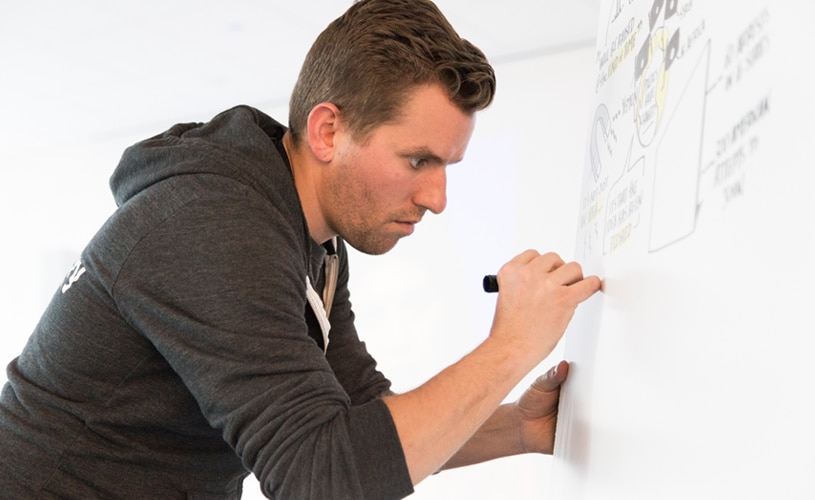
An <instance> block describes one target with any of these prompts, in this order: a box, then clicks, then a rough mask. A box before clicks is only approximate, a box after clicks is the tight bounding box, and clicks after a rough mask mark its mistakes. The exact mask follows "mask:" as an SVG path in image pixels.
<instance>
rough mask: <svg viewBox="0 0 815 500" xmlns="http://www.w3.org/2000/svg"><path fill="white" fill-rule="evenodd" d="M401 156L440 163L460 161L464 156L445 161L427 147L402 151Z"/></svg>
mask: <svg viewBox="0 0 815 500" xmlns="http://www.w3.org/2000/svg"><path fill="white" fill-rule="evenodd" d="M402 156H403V157H405V158H424V159H426V160H428V161H429V162H431V163H437V164H440V165H453V164H455V163H458V162H460V161H461V160H463V159H464V158H457V159H455V160H453V161H450V162H448V161H446V160H445V159H444V158H442V157H441V156H439V155H437V154H436V153H434V152H432V151H430V150H429V149H427V148H417V149H410V150H407V151H405V152H404V153H402Z"/></svg>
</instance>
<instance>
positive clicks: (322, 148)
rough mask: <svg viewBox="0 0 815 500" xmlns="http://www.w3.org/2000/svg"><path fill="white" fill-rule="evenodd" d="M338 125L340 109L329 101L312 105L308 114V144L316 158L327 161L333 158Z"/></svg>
mask: <svg viewBox="0 0 815 500" xmlns="http://www.w3.org/2000/svg"><path fill="white" fill-rule="evenodd" d="M339 127H340V110H339V108H337V106H335V105H333V104H331V103H330V102H322V103H320V104H318V105H316V106H314V108H312V110H311V113H309V114H308V123H307V131H308V144H309V147H310V148H311V151H312V153H313V154H314V156H315V157H316V158H317V159H318V160H320V161H322V162H326V163H327V162H330V161H331V160H333V159H334V151H335V146H336V134H337V132H338V131H339Z"/></svg>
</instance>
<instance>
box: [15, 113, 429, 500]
mask: <svg viewBox="0 0 815 500" xmlns="http://www.w3.org/2000/svg"><path fill="white" fill-rule="evenodd" d="M284 132H285V128H284V127H283V126H282V125H280V124H279V123H277V122H275V121H274V120H272V119H271V118H269V117H268V116H266V115H264V114H263V113H261V112H259V111H257V110H255V109H252V108H249V107H245V106H241V107H236V108H234V109H231V110H229V111H225V112H223V113H221V114H219V115H218V116H216V117H215V118H214V119H213V120H212V121H211V122H209V123H206V124H200V123H195V124H180V125H176V126H174V127H172V128H171V129H170V130H168V131H167V132H165V133H164V134H161V135H158V136H156V137H153V138H151V139H148V140H146V141H143V142H141V143H138V144H136V145H134V146H132V147H130V148H128V149H127V150H126V151H125V153H124V155H123V157H122V160H121V162H120V164H119V166H118V167H117V169H116V170H115V172H114V174H113V176H112V178H111V188H112V191H113V194H114V197H115V199H116V203H117V205H118V207H119V208H118V209H117V210H116V211H115V212H114V214H113V215H112V216H111V217H110V219H109V220H108V221H107V222H106V223H105V224H104V225H103V227H102V228H101V229H100V230H99V232H98V233H97V234H96V235H95V236H94V238H93V239H92V240H91V241H90V243H89V244H88V246H87V247H86V248H85V250H84V251H83V253H82V256H81V260H80V261H79V262H78V263H77V264H76V265H75V266H74V268H73V269H72V270H71V272H70V273H69V274H68V276H67V277H66V279H65V281H64V282H63V283H62V284H60V286H59V288H58V290H57V291H56V293H55V295H54V298H53V300H52V301H51V303H50V305H49V306H48V308H47V310H46V311H45V313H44V315H43V317H42V319H41V321H40V322H39V324H38V325H37V327H36V329H35V331H34V332H33V334H32V336H31V338H30V339H29V341H28V343H27V345H26V347H25V348H24V350H23V352H22V353H21V355H20V356H19V357H18V358H16V359H15V360H13V361H12V362H11V363H10V364H9V365H8V369H7V373H8V379H9V381H8V383H7V384H6V385H5V387H4V388H3V392H2V396H0V443H2V452H1V453H2V455H0V491H2V492H3V494H4V495H8V496H9V498H17V499H21V498H35V497H36V498H56V497H59V498H83V499H88V498H138V499H144V498H207V499H215V498H237V497H239V496H240V491H241V484H242V480H243V479H244V477H245V476H246V474H247V473H248V472H247V470H248V471H252V472H253V473H254V474H255V475H256V476H257V478H258V479H259V481H260V483H261V486H262V488H263V491H264V493H265V494H266V495H267V496H269V497H271V498H278V499H287V500H288V499H299V498H304V499H305V498H308V499H329V498H343V499H354V498H377V499H384V498H402V497H404V496H406V495H408V494H410V493H411V492H412V491H413V490H412V486H411V483H410V478H409V476H408V472H407V466H406V464H405V459H404V455H403V452H402V449H401V446H400V443H399V438H398V436H397V434H396V430H395V427H394V425H393V421H392V419H391V416H390V413H389V412H388V409H387V407H386V406H385V404H384V403H383V402H382V400H381V399H380V397H381V396H382V395H383V394H384V393H385V392H386V391H388V390H389V388H390V383H389V381H388V380H387V379H386V378H385V377H384V376H383V375H382V374H381V373H379V372H378V371H377V369H376V363H375V361H374V360H373V359H372V358H371V356H369V355H368V353H367V351H366V349H365V346H364V344H363V343H362V342H360V340H359V339H358V337H357V333H356V330H355V329H354V315H353V312H352V311H351V304H350V302H349V293H348V287H347V281H348V260H347V254H346V249H345V245H344V244H343V243H342V242H341V241H340V242H339V244H338V248H337V249H336V251H337V254H338V255H339V261H340V273H339V282H338V285H337V292H336V295H335V299H334V303H333V307H332V309H331V314H330V316H329V321H330V323H331V333H330V342H329V347H328V349H327V352H325V353H323V338H322V333H321V331H320V326H319V324H318V321H317V319H316V317H315V315H314V313H313V311H312V310H311V308H310V307H309V305H308V302H307V298H306V279H307V276H308V277H310V279H311V280H312V282H313V283H315V286H316V287H317V289H318V290H319V289H320V288H321V287H322V285H323V282H324V276H323V271H322V265H321V264H322V261H323V258H324V256H325V253H326V250H325V249H324V248H323V247H321V246H320V245H318V244H317V243H316V242H314V241H313V240H312V239H311V238H310V236H309V232H308V228H307V227H306V221H305V217H304V215H303V213H302V209H301V206H300V202H299V199H298V196H297V192H296V190H295V188H294V182H293V179H292V174H291V169H290V167H289V165H288V160H287V159H286V155H285V151H284V150H283V147H282V141H281V138H282V136H283V133H284ZM4 498H5V497H4Z"/></svg>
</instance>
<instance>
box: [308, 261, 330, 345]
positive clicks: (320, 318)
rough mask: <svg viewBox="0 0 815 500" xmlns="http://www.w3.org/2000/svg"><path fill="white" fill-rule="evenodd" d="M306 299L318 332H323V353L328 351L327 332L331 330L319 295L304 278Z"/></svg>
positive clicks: (309, 281)
mask: <svg viewBox="0 0 815 500" xmlns="http://www.w3.org/2000/svg"><path fill="white" fill-rule="evenodd" d="M306 299H307V300H308V303H309V304H310V305H311V309H312V310H313V311H314V315H315V316H317V322H319V323H320V330H322V331H323V353H325V352H327V351H328V332H329V330H331V323H329V322H328V315H327V314H326V313H325V309H324V306H323V301H322V299H320V294H318V293H317V291H316V290H314V285H312V284H311V278H309V277H308V276H306Z"/></svg>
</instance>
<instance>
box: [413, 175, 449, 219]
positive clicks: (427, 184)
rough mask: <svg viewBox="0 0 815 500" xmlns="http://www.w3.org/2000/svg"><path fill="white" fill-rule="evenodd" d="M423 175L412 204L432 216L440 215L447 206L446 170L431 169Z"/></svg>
mask: <svg viewBox="0 0 815 500" xmlns="http://www.w3.org/2000/svg"><path fill="white" fill-rule="evenodd" d="M423 173H424V175H423V176H422V179H421V180H420V182H419V188H418V190H417V191H416V194H415V196H414V197H413V202H414V203H415V204H416V205H419V206H421V207H424V208H426V209H428V210H430V211H431V212H433V213H434V214H440V213H442V212H443V211H444V208H445V207H446V206H447V169H446V167H438V168H431V169H427V170H426V171H425V172H423Z"/></svg>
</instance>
